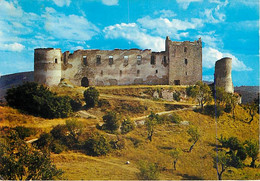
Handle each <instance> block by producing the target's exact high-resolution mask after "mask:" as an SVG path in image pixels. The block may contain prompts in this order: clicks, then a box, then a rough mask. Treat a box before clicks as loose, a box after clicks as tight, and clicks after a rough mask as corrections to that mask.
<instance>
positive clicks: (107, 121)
mask: <svg viewBox="0 0 260 181" xmlns="http://www.w3.org/2000/svg"><path fill="white" fill-rule="evenodd" d="M103 121H104V124H103V125H102V129H104V130H108V131H110V132H111V133H114V132H115V131H116V130H118V128H119V119H118V117H117V114H116V112H114V111H110V112H108V113H107V114H106V115H104V116H103Z"/></svg>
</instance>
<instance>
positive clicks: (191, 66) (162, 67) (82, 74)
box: [34, 36, 202, 87]
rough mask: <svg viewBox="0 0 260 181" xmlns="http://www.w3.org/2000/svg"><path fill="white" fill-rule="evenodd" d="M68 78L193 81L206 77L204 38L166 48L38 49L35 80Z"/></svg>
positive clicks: (80, 81)
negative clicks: (162, 49) (153, 49)
mask: <svg viewBox="0 0 260 181" xmlns="http://www.w3.org/2000/svg"><path fill="white" fill-rule="evenodd" d="M61 79H68V80H70V81H71V82H72V83H74V84H75V85H78V86H84V87H87V86H93V85H97V86H102V85H129V84H148V85H156V84H165V85H167V84H168V85H193V84H195V83H196V82H197V81H200V80H202V42H201V39H199V40H196V41H194V42H190V41H184V42H176V41H171V40H170V38H169V37H168V36H167V37H166V40H165V51H161V52H152V51H151V50H150V49H146V50H140V49H129V50H121V49H115V50H77V51H75V52H74V53H73V54H71V53H70V52H69V51H66V52H64V53H62V52H61V49H54V48H37V49H35V50H34V81H35V82H38V83H41V84H46V85H49V86H52V85H58V84H59V83H60V80H61Z"/></svg>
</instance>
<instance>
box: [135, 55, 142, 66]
mask: <svg viewBox="0 0 260 181" xmlns="http://www.w3.org/2000/svg"><path fill="white" fill-rule="evenodd" d="M136 58H137V65H141V63H142V56H141V55H137V57H136Z"/></svg>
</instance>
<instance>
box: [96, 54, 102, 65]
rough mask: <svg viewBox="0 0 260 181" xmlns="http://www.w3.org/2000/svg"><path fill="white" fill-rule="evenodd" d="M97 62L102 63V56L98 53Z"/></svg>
mask: <svg viewBox="0 0 260 181" xmlns="http://www.w3.org/2000/svg"><path fill="white" fill-rule="evenodd" d="M96 64H97V65H100V64H101V56H100V55H97V60H96Z"/></svg>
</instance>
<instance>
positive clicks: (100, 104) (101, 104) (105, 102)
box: [98, 99, 111, 107]
mask: <svg viewBox="0 0 260 181" xmlns="http://www.w3.org/2000/svg"><path fill="white" fill-rule="evenodd" d="M110 106H111V105H110V103H109V101H108V100H106V99H100V100H98V107H110Z"/></svg>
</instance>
